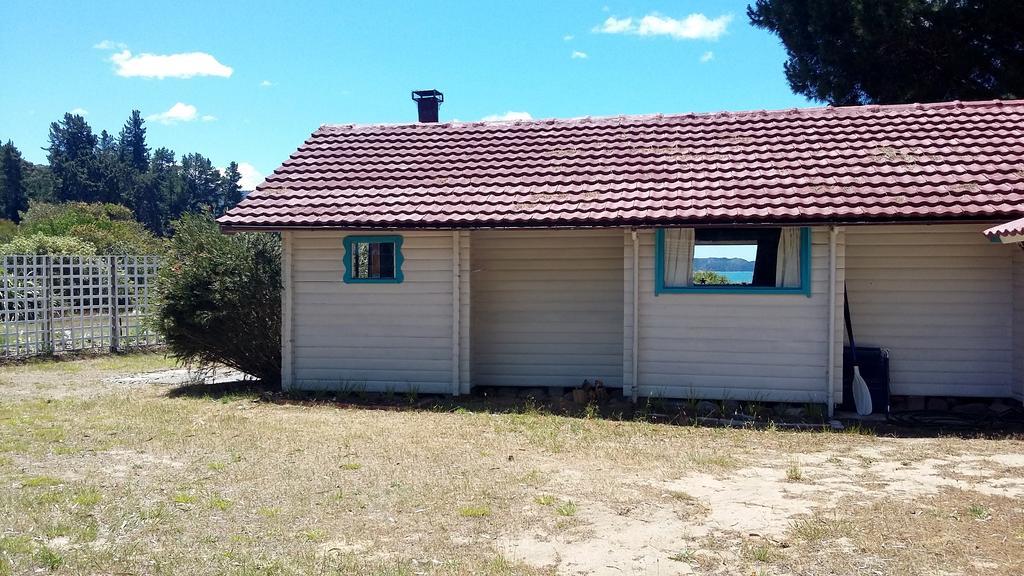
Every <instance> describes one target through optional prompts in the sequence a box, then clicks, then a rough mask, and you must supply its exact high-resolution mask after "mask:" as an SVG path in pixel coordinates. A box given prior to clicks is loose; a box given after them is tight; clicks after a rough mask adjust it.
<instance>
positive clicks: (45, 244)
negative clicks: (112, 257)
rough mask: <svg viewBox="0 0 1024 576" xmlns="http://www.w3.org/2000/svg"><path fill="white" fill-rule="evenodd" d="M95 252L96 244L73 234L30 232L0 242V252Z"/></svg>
mask: <svg viewBox="0 0 1024 576" xmlns="http://www.w3.org/2000/svg"><path fill="white" fill-rule="evenodd" d="M95 253H96V246H94V245H93V244H92V243H90V242H86V241H85V240H82V239H80V238H76V237H74V236H47V235H45V234H32V235H31V236H17V237H15V238H14V239H13V240H11V241H10V242H8V243H6V244H0V254H40V255H43V254H82V255H89V254H95Z"/></svg>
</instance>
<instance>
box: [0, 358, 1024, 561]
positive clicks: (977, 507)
mask: <svg viewBox="0 0 1024 576" xmlns="http://www.w3.org/2000/svg"><path fill="white" fill-rule="evenodd" d="M169 369H170V371H169ZM138 373H145V374H146V375H139V374H138ZM236 376H237V375H233V374H224V373H222V374H220V375H219V376H218V379H219V380H222V381H231V380H234V379H235V377H236ZM275 398H276V397H274V398H271V400H272V401H268V397H267V396H264V395H263V394H261V391H260V390H259V387H258V386H256V385H254V384H252V383H241V384H237V385H236V384H228V385H223V384H222V385H215V386H209V385H200V384H194V383H189V382H188V375H187V373H186V372H185V371H183V370H180V369H179V370H177V371H174V369H173V367H172V366H171V363H170V362H169V361H168V360H166V359H163V358H161V357H159V356H154V355H140V356H128V357H115V358H107V359H90V360H77V361H72V362H47V363H34V364H28V365H22V366H8V367H4V368H0V518H2V519H3V521H2V522H0V575H2V574H23V573H25V574H29V573H32V574H34V573H37V572H43V573H46V572H53V573H55V574H111V573H119V574H186V573H187V574H410V575H412V574H480V573H483V574H615V575H621V574H660V575H671V574H730V575H731V574H755V575H757V574H921V575H925V574H928V575H931V574H948V575H952V574H986V575H989V574H1006V575H1011V574H1013V575H1019V574H1024V441H1022V439H1021V438H1019V437H999V436H996V437H991V436H989V437H986V438H981V437H978V438H972V437H962V436H961V437H929V436H927V435H922V436H921V437H889V436H883V435H876V434H873V433H871V432H870V431H868V430H864V429H856V430H854V431H853V432H848V433H839V432H824V431H801V432H796V431H782V430H776V429H772V428H769V429H763V430H738V429H724V428H709V427H698V426H676V425H665V424H653V423H650V422H646V421H632V420H629V421H627V420H617V419H604V418H599V417H590V418H587V417H566V416H559V415H552V414H548V413H546V412H545V411H543V410H541V409H538V408H536V407H534V406H531V405H525V406H522V407H520V408H519V409H517V410H511V411H502V412H491V411H487V410H484V409H481V408H480V406H479V405H477V404H468V403H467V404H465V405H458V404H456V405H454V406H448V407H446V408H443V409H442V408H437V407H434V408H423V407H422V406H423V403H422V402H421V399H418V398H415V397H409V398H407V399H401V398H400V399H398V400H397V401H396V399H395V398H389V399H388V400H389V401H388V402H381V404H388V406H387V408H386V409H375V408H373V407H372V405H373V404H374V401H373V398H372V397H370V398H361V399H360V404H362V406H356V407H353V406H350V405H347V404H338V403H333V402H286V401H279V400H277V399H275Z"/></svg>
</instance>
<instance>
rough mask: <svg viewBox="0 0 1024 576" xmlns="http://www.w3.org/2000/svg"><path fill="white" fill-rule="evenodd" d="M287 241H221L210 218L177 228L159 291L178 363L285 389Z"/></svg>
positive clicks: (160, 325) (269, 237)
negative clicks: (224, 369) (219, 368)
mask: <svg viewBox="0 0 1024 576" xmlns="http://www.w3.org/2000/svg"><path fill="white" fill-rule="evenodd" d="M280 278H281V241H280V238H279V237H278V236H277V235H276V234H264V233H245V234H236V235H233V236H228V235H224V234H221V233H220V230H219V229H218V227H217V224H216V222H214V220H213V217H212V216H211V215H209V214H190V215H185V216H183V217H182V218H181V219H180V220H178V221H177V222H175V224H174V237H173V239H172V240H171V248H170V253H169V256H168V257H167V258H165V259H164V265H163V266H162V267H161V270H160V276H159V281H158V283H157V313H156V326H157V329H158V330H159V331H160V332H161V334H163V335H164V337H165V338H166V340H167V345H168V347H169V348H170V350H171V353H172V354H174V356H176V357H177V358H179V359H180V360H182V361H185V362H195V363H198V364H199V365H201V366H202V365H209V364H224V365H227V366H230V367H232V368H236V369H238V370H241V371H242V372H245V373H246V374H251V375H253V376H256V377H257V378H260V379H261V380H263V381H265V382H277V381H278V380H279V379H280V374H281V283H280Z"/></svg>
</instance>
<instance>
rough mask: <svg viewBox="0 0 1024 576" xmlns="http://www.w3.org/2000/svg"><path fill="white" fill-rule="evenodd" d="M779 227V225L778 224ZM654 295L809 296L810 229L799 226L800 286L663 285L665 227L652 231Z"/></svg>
mask: <svg viewBox="0 0 1024 576" xmlns="http://www.w3.org/2000/svg"><path fill="white" fill-rule="evenodd" d="M780 228H781V226H780ZM654 235H655V240H654V295H655V296H657V295H660V294H802V295H804V296H807V297H808V298H810V297H811V229H810V228H808V227H806V226H805V227H801V228H800V287H799V288H776V287H774V286H721V287H716V286H683V287H678V286H665V229H664V228H658V229H657V230H655V232H654Z"/></svg>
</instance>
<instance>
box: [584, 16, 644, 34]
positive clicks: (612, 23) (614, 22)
mask: <svg viewBox="0 0 1024 576" xmlns="http://www.w3.org/2000/svg"><path fill="white" fill-rule="evenodd" d="M634 31H636V27H634V26H633V19H632V18H621V19H620V18H616V17H615V16H609V17H608V19H607V20H605V21H604V23H603V24H601V25H600V26H595V27H594V32H601V33H604V34H624V33H626V32H634Z"/></svg>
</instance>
